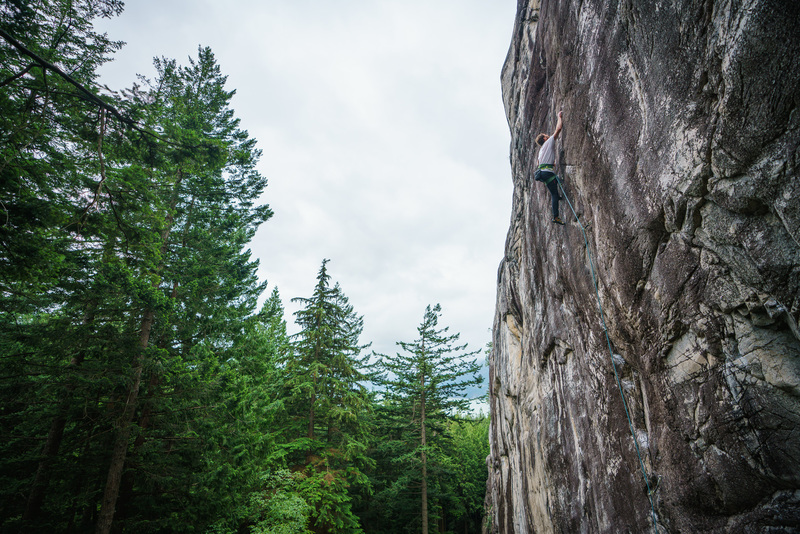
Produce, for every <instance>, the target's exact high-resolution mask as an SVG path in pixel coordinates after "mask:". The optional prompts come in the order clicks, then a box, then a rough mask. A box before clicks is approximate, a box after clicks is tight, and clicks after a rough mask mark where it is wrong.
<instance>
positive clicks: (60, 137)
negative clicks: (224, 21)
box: [0, 0, 489, 534]
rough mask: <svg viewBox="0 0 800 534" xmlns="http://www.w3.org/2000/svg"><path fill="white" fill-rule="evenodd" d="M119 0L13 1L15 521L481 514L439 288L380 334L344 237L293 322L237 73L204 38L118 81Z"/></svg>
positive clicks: (7, 160) (212, 526)
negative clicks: (342, 261)
mask: <svg viewBox="0 0 800 534" xmlns="http://www.w3.org/2000/svg"><path fill="white" fill-rule="evenodd" d="M122 8H123V4H122V2H121V1H119V0H50V1H38V2H32V1H26V0H4V1H2V2H0V243H1V244H2V250H0V521H2V531H3V532H48V533H50V532H76V533H77V532H97V533H109V532H115V533H123V532H136V533H147V532H201V533H202V532H209V533H233V532H237V533H239V532H241V533H250V532H253V533H275V534H277V533H281V534H289V533H308V532H313V533H353V532H365V533H392V532H398V533H399V532H425V533H427V532H429V531H430V532H441V533H445V532H480V529H481V523H482V521H483V520H484V511H483V500H484V493H485V483H486V476H487V471H486V464H485V459H486V456H487V454H488V447H489V446H488V439H487V433H488V420H487V419H486V418H484V417H482V416H474V415H470V412H469V410H468V402H469V399H468V398H467V397H466V396H465V392H466V391H467V390H468V388H470V387H471V386H474V385H476V384H478V383H480V380H481V377H480V374H479V370H480V366H479V364H478V363H477V360H478V358H477V357H476V356H477V351H470V350H468V348H467V347H466V345H461V344H459V343H458V338H459V336H458V334H450V333H449V332H448V328H447V327H445V326H442V325H440V324H439V321H440V319H441V316H442V310H441V308H440V307H439V306H438V305H432V306H428V308H427V309H426V310H424V313H423V314H422V320H421V322H420V324H419V326H418V328H417V338H416V339H413V340H409V341H402V342H398V352H397V353H396V354H391V355H383V354H375V353H374V352H373V351H371V350H370V346H369V344H368V343H364V342H363V340H362V339H361V337H362V331H363V325H364V318H363V317H362V316H360V315H359V314H358V313H357V312H356V311H355V310H354V309H353V306H352V305H351V304H350V302H349V300H348V298H347V296H346V294H345V293H344V290H343V289H342V288H341V287H340V286H339V284H338V283H336V282H335V281H333V279H332V276H331V274H330V272H329V265H328V261H327V260H322V262H321V266H320V269H319V273H318V276H317V278H316V280H309V289H310V291H309V295H308V296H305V297H299V298H297V299H296V303H297V304H298V306H299V310H298V311H297V312H296V313H294V316H293V320H294V322H295V323H296V325H297V333H296V334H293V335H289V334H288V333H287V323H286V318H285V316H284V307H283V303H282V301H281V297H280V295H279V293H278V291H277V289H274V288H273V289H272V290H271V291H270V290H268V288H267V285H266V282H261V281H259V279H258V277H257V276H256V269H257V267H258V261H257V260H256V259H254V258H252V257H251V254H250V251H249V250H248V248H247V247H248V243H249V242H250V241H251V239H252V238H253V236H254V234H255V232H256V230H257V228H258V227H259V225H261V224H262V223H265V222H267V221H268V220H269V218H270V216H271V215H272V211H271V209H270V207H268V205H266V204H264V199H265V198H267V199H268V193H266V194H265V188H266V185H267V181H266V179H265V177H263V176H262V175H261V174H259V172H258V170H257V163H258V160H259V157H260V151H259V150H258V149H257V148H256V140H255V139H253V138H251V137H250V136H249V135H248V133H247V131H245V130H244V129H243V128H242V124H241V122H240V119H239V118H237V117H236V116H235V114H234V112H233V110H232V109H231V107H230V103H231V99H232V97H233V95H234V91H233V90H231V89H229V88H226V87H225V84H226V77H225V76H224V75H223V74H222V70H221V67H220V65H218V64H217V62H216V60H215V57H214V54H213V53H212V51H211V50H210V49H208V48H203V47H200V48H199V49H198V50H197V55H196V57H194V58H193V59H191V60H190V61H189V64H188V65H180V64H178V63H177V62H176V61H174V60H171V59H167V58H157V59H155V61H154V65H155V76H153V78H152V79H148V78H143V77H140V78H139V82H138V83H137V84H135V85H133V86H132V87H129V88H127V89H124V90H119V91H117V92H111V91H102V92H101V91H100V90H99V89H98V76H97V70H98V68H99V67H100V66H101V65H103V64H104V63H105V62H108V61H111V58H112V56H113V53H114V51H115V50H118V49H119V48H120V47H121V46H122V44H121V43H120V42H115V41H113V40H112V39H110V38H109V37H108V36H106V35H105V34H98V33H96V32H95V31H94V29H93V20H96V19H97V18H98V17H112V16H118V15H120V13H121V12H122ZM276 209H277V208H276ZM267 224H268V223H267ZM265 293H269V295H268V296H267V295H266V294H265ZM265 296H267V298H266V299H265V298H264V297H265ZM260 302H263V305H261V306H259V303H260ZM421 311H422V310H421Z"/></svg>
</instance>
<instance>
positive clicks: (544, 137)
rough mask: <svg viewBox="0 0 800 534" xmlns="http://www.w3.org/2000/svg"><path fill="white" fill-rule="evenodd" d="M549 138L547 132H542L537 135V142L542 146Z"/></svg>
mask: <svg viewBox="0 0 800 534" xmlns="http://www.w3.org/2000/svg"><path fill="white" fill-rule="evenodd" d="M548 139H550V136H549V135H547V134H546V133H540V134H539V135H537V136H536V144H537V145H539V146H542V145H543V144H544V142H545V141H547V140H548Z"/></svg>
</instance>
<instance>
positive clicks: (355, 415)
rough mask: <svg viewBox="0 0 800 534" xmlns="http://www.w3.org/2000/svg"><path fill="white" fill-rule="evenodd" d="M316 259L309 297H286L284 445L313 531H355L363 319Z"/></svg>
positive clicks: (362, 461) (362, 458)
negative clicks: (290, 309)
mask: <svg viewBox="0 0 800 534" xmlns="http://www.w3.org/2000/svg"><path fill="white" fill-rule="evenodd" d="M327 263H328V260H324V261H323V262H322V266H321V267H320V270H319V273H318V275H317V284H316V286H315V288H314V292H313V295H312V296H311V297H308V298H297V299H294V300H295V301H296V302H300V303H301V304H302V306H303V307H302V308H301V309H300V310H298V311H297V312H295V318H296V322H297V324H298V325H299V326H300V329H301V330H300V332H298V333H297V334H296V335H295V336H294V337H293V347H292V348H293V351H292V353H291V354H290V355H288V357H287V359H286V361H285V373H286V382H285V388H286V392H287V393H286V398H285V401H284V402H285V404H286V406H287V415H288V419H287V425H286V429H285V436H286V438H285V439H286V444H285V445H284V449H285V451H286V454H287V461H288V464H289V466H290V467H292V469H294V470H298V469H302V472H303V474H304V479H303V483H302V484H301V485H300V491H301V494H302V496H303V497H304V499H305V500H306V502H307V503H309V504H310V505H312V506H313V507H314V514H313V525H312V528H313V530H314V532H318V533H329V532H330V533H334V532H360V528H359V527H358V519H357V518H356V517H355V515H354V514H353V513H352V509H351V492H352V491H353V489H354V486H355V487H356V488H357V487H360V486H364V485H365V484H366V477H365V476H364V474H363V471H362V470H363V469H364V468H365V466H366V465H368V463H369V461H368V459H367V457H366V446H367V445H366V440H367V438H368V432H367V429H366V428H365V425H364V418H363V415H364V414H365V413H366V412H367V411H368V410H369V397H368V393H367V390H366V389H365V387H364V386H363V384H362V382H363V381H364V380H365V376H364V374H363V371H362V369H363V367H364V366H365V362H366V359H367V358H368V357H369V356H368V355H365V356H362V355H361V353H362V351H363V349H364V348H366V346H364V345H360V344H359V337H360V336H361V333H362V331H363V328H364V322H363V318H362V317H360V316H358V315H356V313H355V312H354V310H353V307H352V305H351V304H350V303H349V300H348V298H347V297H346V296H345V294H344V293H343V292H342V290H341V288H340V287H339V285H338V284H336V285H334V286H333V287H331V284H330V275H329V274H328V269H327Z"/></svg>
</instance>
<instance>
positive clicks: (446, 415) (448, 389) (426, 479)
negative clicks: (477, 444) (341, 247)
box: [380, 304, 483, 534]
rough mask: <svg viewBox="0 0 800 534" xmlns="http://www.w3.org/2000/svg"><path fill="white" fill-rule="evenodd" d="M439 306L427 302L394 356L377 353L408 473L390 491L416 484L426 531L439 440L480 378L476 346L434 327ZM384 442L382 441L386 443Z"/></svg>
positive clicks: (390, 417) (439, 459)
mask: <svg viewBox="0 0 800 534" xmlns="http://www.w3.org/2000/svg"><path fill="white" fill-rule="evenodd" d="M440 316H441V306H440V305H439V304H437V305H435V306H434V307H431V306H428V307H427V308H426V309H425V315H424V317H423V320H422V323H421V324H420V325H419V327H418V328H417V333H418V337H417V339H416V340H414V341H412V342H403V341H400V342H398V345H400V347H401V348H402V349H403V352H402V353H396V354H395V356H391V357H390V356H386V355H380V356H381V362H380V365H381V367H382V369H383V371H384V375H383V377H382V379H381V380H380V384H381V386H382V389H383V391H382V394H383V396H384V402H383V411H384V414H385V415H386V417H387V419H388V420H389V421H390V424H391V425H393V426H394V431H393V432H392V433H393V434H394V438H395V439H394V441H395V445H394V447H395V453H394V454H395V455H396V458H397V460H396V461H397V462H400V463H402V465H404V466H405V467H406V469H407V470H408V472H409V473H411V472H413V473H414V476H413V477H412V476H404V477H402V478H401V479H398V480H397V482H396V483H395V484H394V492H399V491H400V490H401V489H402V488H399V487H397V486H401V485H404V486H405V489H406V490H407V491H408V490H410V489H412V485H414V486H416V487H418V488H419V492H420V501H419V506H420V508H419V510H420V521H421V524H420V529H421V531H422V533H423V534H428V531H429V516H430V515H431V514H430V513H429V489H430V488H431V482H432V481H434V482H435V481H436V477H431V475H432V474H434V473H436V472H437V471H438V470H439V469H440V467H441V464H442V463H443V461H442V440H443V439H445V437H446V430H447V423H448V420H449V419H450V418H452V417H454V416H455V415H456V414H457V413H458V412H466V411H467V410H468V408H469V400H470V399H469V398H468V397H467V396H465V394H464V392H465V390H466V389H467V388H468V387H470V386H473V385H478V384H480V383H481V382H482V378H483V377H482V376H481V375H480V374H478V372H479V370H480V364H478V363H477V360H476V359H475V358H474V356H475V355H476V354H478V353H479V352H480V350H476V351H467V350H466V349H467V345H466V344H463V345H456V344H455V343H456V342H457V341H458V339H459V337H460V335H459V334H448V330H449V328H448V327H444V328H439V317H440ZM388 446H390V444H384V447H388Z"/></svg>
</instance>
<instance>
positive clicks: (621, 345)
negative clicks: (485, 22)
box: [487, 0, 800, 534]
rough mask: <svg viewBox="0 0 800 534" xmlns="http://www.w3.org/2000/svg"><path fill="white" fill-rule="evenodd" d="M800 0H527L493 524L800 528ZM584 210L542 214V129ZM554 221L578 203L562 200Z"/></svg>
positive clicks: (522, 6)
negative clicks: (554, 134)
mask: <svg viewBox="0 0 800 534" xmlns="http://www.w3.org/2000/svg"><path fill="white" fill-rule="evenodd" d="M798 28H800V2H797V1H795V0H648V1H638V0H582V1H575V0H571V1H570V0H543V1H540V0H519V2H518V12H517V18H516V23H515V27H514V34H513V39H512V44H511V48H510V51H509V54H508V58H507V60H506V64H505V66H504V69H503V74H502V83H503V95H504V101H505V106H506V114H507V117H508V122H509V125H510V128H511V132H512V143H511V145H512V146H511V166H512V173H513V180H514V197H513V208H512V215H511V226H510V229H509V233H508V238H507V242H506V251H505V258H504V259H503V261H502V263H501V265H500V269H499V272H498V297H497V311H496V317H495V325H494V351H493V354H492V357H491V366H490V402H491V415H492V427H491V433H490V439H491V455H490V457H489V458H488V462H489V484H488V492H487V505H488V507H489V510H490V520H489V521H488V523H489V524H488V528H489V530H490V531H491V532H502V533H515V534H523V533H531V532H537V533H544V532H565V533H567V532H569V533H572V532H654V531H655V528H654V526H653V517H652V512H651V505H650V502H649V500H648V492H647V486H646V484H645V478H644V476H643V474H642V472H641V470H640V466H639V461H638V459H637V453H636V450H635V449H634V437H633V436H635V439H636V442H637V443H638V446H639V448H640V451H641V456H642V460H643V464H644V468H645V470H646V472H647V474H648V483H649V485H650V488H651V490H652V503H653V508H654V510H655V515H656V517H657V524H658V527H657V528H658V531H659V532H671V533H672V532H687V533H688V532H765V531H766V532H797V531H800V330H798V321H800V178H798V163H800V151H799V150H798V144H800V110H799V109H798V104H800V30H798ZM558 110H563V112H564V129H563V132H562V135H561V138H560V140H559V143H558V147H559V148H558V150H559V153H558V160H557V166H558V170H559V174H560V176H561V177H562V179H563V181H564V187H565V190H566V193H567V194H568V196H569V198H570V199H571V201H572V203H573V205H574V206H575V210H576V211H577V212H578V215H579V216H580V219H581V220H582V221H583V224H584V226H585V227H586V237H587V240H588V250H589V252H591V255H592V258H593V261H594V268H595V271H596V274H597V278H598V286H599V300H600V302H601V303H602V310H603V313H604V315H605V320H606V324H607V326H608V335H609V337H610V340H611V344H612V347H613V352H614V357H613V358H614V362H615V363H616V366H617V370H618V372H619V376H620V379H621V386H622V389H623V390H624V394H625V399H626V400H627V403H628V408H629V410H630V420H631V425H632V427H633V435H632V433H631V430H630V428H629V424H628V418H627V417H626V413H625V409H624V407H623V404H622V400H621V396H620V392H619V389H618V388H617V383H616V381H615V377H614V373H613V369H612V359H611V355H610V352H609V349H608V346H607V345H606V339H605V336H604V332H603V326H602V323H601V319H600V308H599V306H598V301H597V299H596V297H595V290H594V286H593V284H592V277H591V273H590V266H589V256H588V254H587V249H586V247H585V246H584V238H583V233H582V232H581V229H580V227H579V226H578V225H577V224H576V223H575V221H574V219H573V220H572V222H570V223H568V224H567V226H564V227H562V226H557V225H554V224H552V223H551V222H550V215H549V205H550V201H549V194H548V193H547V190H546V189H545V187H544V186H543V185H542V184H540V183H537V182H533V181H532V170H533V165H534V162H535V158H536V150H535V145H534V138H535V136H536V135H537V134H538V133H539V132H548V133H549V132H551V131H552V130H553V129H554V127H555V118H556V114H557V111H558ZM561 210H562V211H561V214H562V218H564V219H568V218H572V214H571V212H570V211H569V208H568V207H567V205H566V204H565V203H562V204H561Z"/></svg>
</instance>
